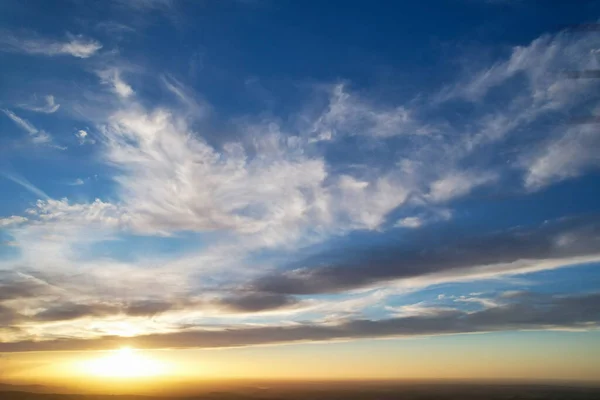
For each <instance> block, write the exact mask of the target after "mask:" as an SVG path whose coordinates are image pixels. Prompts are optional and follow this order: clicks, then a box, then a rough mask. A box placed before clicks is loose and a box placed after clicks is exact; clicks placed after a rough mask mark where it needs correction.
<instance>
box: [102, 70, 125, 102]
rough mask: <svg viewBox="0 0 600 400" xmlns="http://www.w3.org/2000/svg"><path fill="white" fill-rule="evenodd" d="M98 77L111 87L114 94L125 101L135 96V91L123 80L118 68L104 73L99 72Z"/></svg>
mask: <svg viewBox="0 0 600 400" xmlns="http://www.w3.org/2000/svg"><path fill="white" fill-rule="evenodd" d="M98 76H99V77H100V79H102V82H103V83H105V84H107V85H109V86H111V89H112V90H113V92H115V93H116V94H117V95H119V97H122V98H124V99H126V98H128V97H130V96H131V95H133V94H134V91H133V89H132V88H131V86H129V85H128V84H127V83H126V82H125V81H123V79H121V71H120V70H119V69H118V68H110V69H106V70H103V71H98Z"/></svg>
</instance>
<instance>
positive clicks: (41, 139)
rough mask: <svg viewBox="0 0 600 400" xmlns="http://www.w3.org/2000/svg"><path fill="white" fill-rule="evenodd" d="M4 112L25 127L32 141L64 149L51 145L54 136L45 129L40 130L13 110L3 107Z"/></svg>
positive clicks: (22, 127)
mask: <svg viewBox="0 0 600 400" xmlns="http://www.w3.org/2000/svg"><path fill="white" fill-rule="evenodd" d="M2 112H4V114H6V116H7V117H8V118H10V119H11V120H12V121H13V122H14V123H15V124H17V126H19V127H20V128H21V129H23V130H24V131H25V132H27V133H28V134H29V136H30V137H31V142H32V143H34V144H38V145H50V146H52V147H56V148H59V149H63V148H61V147H59V146H55V145H51V143H52V137H51V136H50V135H49V134H48V133H47V132H44V131H43V130H38V129H37V128H36V127H35V126H33V125H32V124H31V123H30V122H29V121H27V120H25V119H23V118H21V117H19V116H18V115H17V114H15V113H14V112H12V111H9V110H5V109H2Z"/></svg>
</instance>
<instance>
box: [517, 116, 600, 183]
mask: <svg viewBox="0 0 600 400" xmlns="http://www.w3.org/2000/svg"><path fill="white" fill-rule="evenodd" d="M522 164H523V166H524V167H525V169H526V173H525V186H526V187H527V188H528V189H532V190H535V189H539V188H542V187H544V186H547V185H549V184H550V183H553V182H557V181H562V180H564V179H567V178H573V177H577V176H579V175H581V174H582V173H584V172H585V171H586V170H588V169H591V168H597V167H600V135H599V134H598V127H597V126H596V125H594V124H589V125H579V126H573V127H571V128H570V129H567V131H566V132H565V134H564V135H563V136H561V137H559V138H558V139H556V140H553V141H551V142H549V143H548V144H547V145H546V146H544V147H543V148H541V150H540V151H538V152H536V153H533V154H531V155H530V156H529V157H527V158H525V159H524V160H523V161H522Z"/></svg>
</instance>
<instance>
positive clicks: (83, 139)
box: [75, 129, 96, 146]
mask: <svg viewBox="0 0 600 400" xmlns="http://www.w3.org/2000/svg"><path fill="white" fill-rule="evenodd" d="M75 137H76V138H77V140H78V141H79V144H80V145H82V146H83V145H84V144H86V143H89V144H94V143H96V141H95V140H94V139H92V138H90V134H89V133H88V132H87V131H85V130H83V129H80V130H78V131H77V132H76V133H75Z"/></svg>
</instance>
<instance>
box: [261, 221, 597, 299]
mask: <svg viewBox="0 0 600 400" xmlns="http://www.w3.org/2000/svg"><path fill="white" fill-rule="evenodd" d="M404 239H406V238H404ZM599 242H600V220H599V219H598V217H597V216H596V217H594V218H575V219H566V220H561V221H556V222H554V223H546V224H543V225H541V226H538V227H535V228H529V229H524V228H522V229H513V230H509V231H505V232H499V233H495V234H488V235H480V236H477V237H466V238H464V237H463V238H457V235H456V233H452V232H449V233H448V234H447V235H445V236H444V237H443V238H440V237H437V236H436V235H431V239H429V240H428V236H426V235H423V234H420V236H419V240H418V241H415V243H418V244H415V245H413V246H408V247H406V246H398V245H397V244H396V243H394V242H392V244H391V245H389V247H387V248H382V247H381V246H377V249H376V250H377V251H374V249H370V248H368V247H364V246H363V247H355V248H354V249H353V250H352V251H350V250H348V249H344V250H342V251H340V253H335V251H334V252H333V253H324V254H320V255H316V256H313V257H312V258H311V259H308V260H304V261H303V262H299V263H297V264H299V265H306V266H304V267H302V268H296V269H294V270H291V271H287V272H280V273H274V274H271V275H267V276H264V277H262V278H260V279H258V280H257V281H256V282H254V283H253V285H252V287H253V288H255V290H257V291H261V292H267V293H278V294H315V293H331V292H340V291H345V290H351V289H355V288H359V287H364V286H369V285H372V284H374V283H376V282H384V281H393V280H399V279H408V278H414V277H427V276H435V275H436V274H446V275H447V274H450V275H454V276H457V275H458V276H461V275H462V276H465V277H469V276H472V275H476V274H477V273H478V272H488V273H489V272H492V273H496V274H500V273H506V272H507V271H510V272H511V273H519V270H527V269H528V268H531V267H532V266H535V265H536V264H538V263H542V262H545V261H548V260H557V261H558V262H562V264H563V265H565V264H568V263H569V261H568V260H569V259H570V258H574V257H579V256H593V257H595V258H598V257H600V254H599V253H598V250H597V249H598V244H599ZM439 243H444V245H443V246H439ZM324 260H325V262H324ZM311 264H312V265H311ZM323 264H325V265H324V266H323Z"/></svg>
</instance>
